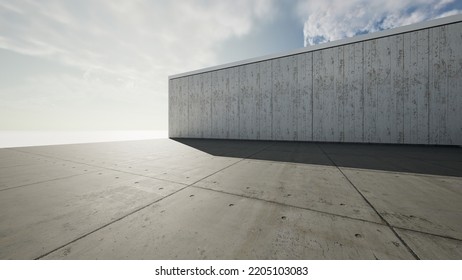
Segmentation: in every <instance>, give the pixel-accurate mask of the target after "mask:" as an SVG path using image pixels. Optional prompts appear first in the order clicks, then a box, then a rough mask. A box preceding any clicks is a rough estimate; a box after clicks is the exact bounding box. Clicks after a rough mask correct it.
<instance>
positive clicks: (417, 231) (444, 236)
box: [393, 226, 462, 242]
mask: <svg viewBox="0 0 462 280" xmlns="http://www.w3.org/2000/svg"><path fill="white" fill-rule="evenodd" d="M393 227H394V228H396V229H400V230H405V231H412V232H416V233H420V234H425V235H431V236H435V237H440V238H444V239H451V240H454V241H459V242H462V239H459V238H456V237H452V236H446V235H441V234H437V233H430V232H425V231H420V230H416V229H409V228H404V227H398V226H393Z"/></svg>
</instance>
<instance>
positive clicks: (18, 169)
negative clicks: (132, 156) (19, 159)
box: [0, 160, 100, 190]
mask: <svg viewBox="0 0 462 280" xmlns="http://www.w3.org/2000/svg"><path fill="white" fill-rule="evenodd" d="M98 170H100V168H96V167H93V166H89V165H86V164H79V163H73V162H67V161H62V160H50V161H44V162H43V163H40V164H31V165H25V166H11V167H4V168H0V190H3V189H8V188H14V187H19V186H23V185H28V184H33V183H38V182H45V181H49V180H56V179H60V178H66V177H69V176H75V175H79V174H84V173H90V172H95V171H98Z"/></svg>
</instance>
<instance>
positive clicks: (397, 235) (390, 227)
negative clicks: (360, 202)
mask: <svg viewBox="0 0 462 280" xmlns="http://www.w3.org/2000/svg"><path fill="white" fill-rule="evenodd" d="M318 147H319V149H321V151H322V152H323V153H324V155H326V157H327V158H328V159H329V160H330V161H331V162H332V164H333V165H334V166H335V167H337V169H338V170H339V171H340V173H342V175H343V176H344V177H345V179H346V180H347V181H348V182H349V183H350V184H351V186H352V187H353V188H354V189H355V190H356V191H357V192H358V193H359V195H360V196H361V197H362V198H363V199H364V200H365V201H366V203H367V204H369V206H370V207H371V208H372V209H373V210H374V211H375V213H376V214H377V215H378V216H379V217H380V219H382V221H383V222H384V223H385V224H386V225H387V226H388V228H389V229H390V230H391V231H392V232H393V233H394V234H395V236H396V237H397V238H398V239H399V240H400V241H401V243H403V245H404V246H405V247H406V249H407V250H408V251H409V253H411V255H412V256H413V257H414V258H415V259H416V260H420V258H419V256H418V255H417V254H416V253H415V252H414V251H413V250H412V249H411V247H410V246H409V245H408V244H407V243H406V242H405V241H404V239H403V238H401V236H400V235H399V234H398V233H397V232H396V230H395V229H394V228H393V227H392V226H391V225H390V223H389V222H388V221H387V220H385V218H384V217H383V216H382V215H381V214H380V213H379V211H377V209H375V207H374V206H373V205H372V203H371V202H370V201H369V200H368V199H367V198H366V197H365V196H364V195H363V193H362V192H361V191H360V190H359V189H358V188H357V187H356V186H355V185H354V184H353V182H352V181H351V180H350V178H348V177H347V176H346V174H345V173H343V171H342V169H341V168H340V167H339V166H338V165H337V163H335V161H333V160H332V158H331V157H330V156H329V155H328V154H327V153H326V152H325V151H324V149H323V148H322V147H321V146H320V145H319V144H318Z"/></svg>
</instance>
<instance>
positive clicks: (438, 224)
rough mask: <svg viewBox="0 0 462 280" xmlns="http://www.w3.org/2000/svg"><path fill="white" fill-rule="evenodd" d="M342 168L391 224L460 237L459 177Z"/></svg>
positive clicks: (461, 184) (461, 200)
mask: <svg viewBox="0 0 462 280" xmlns="http://www.w3.org/2000/svg"><path fill="white" fill-rule="evenodd" d="M342 171H343V172H344V174H345V175H346V176H347V177H348V178H349V179H350V180H351V182H352V183H353V184H354V185H355V186H356V187H357V188H358V189H359V190H360V191H361V193H362V194H363V195H364V196H365V197H366V198H367V199H368V200H369V202H370V203H371V204H372V205H373V207H374V208H375V209H376V210H377V211H378V212H379V213H380V214H381V215H382V216H383V218H384V219H385V220H387V221H388V222H389V223H390V224H391V225H393V226H395V227H400V228H405V229H412V230H417V231H422V232H428V233H433V234H437V235H442V236H448V237H453V238H458V239H462V223H461V217H462V178H459V177H442V176H430V175H427V176H424V175H415V174H406V173H392V172H376V171H368V170H358V169H349V168H342Z"/></svg>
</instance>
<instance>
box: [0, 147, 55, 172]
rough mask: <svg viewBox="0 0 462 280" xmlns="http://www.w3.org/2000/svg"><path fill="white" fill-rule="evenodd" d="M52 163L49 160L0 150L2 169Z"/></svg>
mask: <svg viewBox="0 0 462 280" xmlns="http://www.w3.org/2000/svg"><path fill="white" fill-rule="evenodd" d="M48 161H50V160H49V159H48V158H45V157H40V156H36V155H31V154H26V153H22V152H18V151H15V150H12V149H0V168H4V167H14V166H24V165H31V164H40V163H43V162H48Z"/></svg>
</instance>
